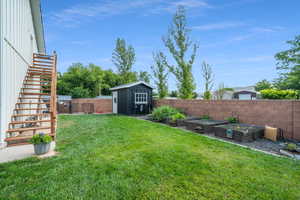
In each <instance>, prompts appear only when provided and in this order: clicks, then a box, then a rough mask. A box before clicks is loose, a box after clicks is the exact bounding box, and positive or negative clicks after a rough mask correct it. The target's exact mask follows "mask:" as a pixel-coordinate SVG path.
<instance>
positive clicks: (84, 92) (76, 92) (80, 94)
mask: <svg viewBox="0 0 300 200" xmlns="http://www.w3.org/2000/svg"><path fill="white" fill-rule="evenodd" d="M71 96H72V97H73V98H86V97H89V96H90V91H89V89H87V88H83V87H82V86H80V87H75V88H72V89H71Z"/></svg>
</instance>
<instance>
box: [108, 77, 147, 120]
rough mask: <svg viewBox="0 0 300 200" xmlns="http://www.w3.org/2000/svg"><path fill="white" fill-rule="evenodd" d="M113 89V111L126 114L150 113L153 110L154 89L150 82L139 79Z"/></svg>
mask: <svg viewBox="0 0 300 200" xmlns="http://www.w3.org/2000/svg"><path fill="white" fill-rule="evenodd" d="M110 90H111V91H112V106H113V113H118V114H125V115H139V114H149V113H150V112H151V110H152V106H153V100H152V90H153V87H151V86H150V85H149V84H147V83H145V82H143V81H139V82H135V83H129V84H125V85H120V86H117V87H114V88H111V89H110Z"/></svg>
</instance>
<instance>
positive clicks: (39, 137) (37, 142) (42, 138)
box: [30, 133, 52, 155]
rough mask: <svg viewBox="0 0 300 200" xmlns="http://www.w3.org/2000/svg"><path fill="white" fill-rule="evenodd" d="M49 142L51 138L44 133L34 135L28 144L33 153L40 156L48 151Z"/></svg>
mask: <svg viewBox="0 0 300 200" xmlns="http://www.w3.org/2000/svg"><path fill="white" fill-rule="evenodd" d="M51 141H52V138H51V136H49V135H47V134H45V133H39V134H36V135H34V136H33V137H32V138H31V139H30V143H31V144H33V146H34V153H35V154H36V155H42V154H45V153H48V152H49V150H50V143H51Z"/></svg>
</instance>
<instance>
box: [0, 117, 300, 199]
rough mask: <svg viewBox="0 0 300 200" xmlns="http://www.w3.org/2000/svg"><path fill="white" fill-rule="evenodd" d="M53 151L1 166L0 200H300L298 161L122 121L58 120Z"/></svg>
mask: <svg viewBox="0 0 300 200" xmlns="http://www.w3.org/2000/svg"><path fill="white" fill-rule="evenodd" d="M57 151H59V152H60V154H59V155H58V156H56V157H52V158H49V159H44V160H39V159H36V158H29V159H25V160H22V161H17V162H12V163H7V164H1V165H0V199H1V200H2V199H3V200H7V199H22V200H27V199H28V200H35V199H36V200H46V199H47V200H48V199H58V200H64V199H92V200H98V199H216V200H220V199H234V200H236V199H243V200H246V199H258V200H263V199H279V200H286V199H300V162H296V161H293V160H290V159H285V158H277V157H274V156H270V155H265V154H263V153H259V152H255V151H252V150H248V149H244V148H241V147H238V146H235V145H231V144H227V143H223V142H219V141H215V140H212V139H208V138H206V137H203V136H200V135H197V134H193V133H190V132H186V131H182V130H179V129H175V128H171V127H167V126H164V125H160V124H155V123H152V122H148V121H141V120H137V119H134V118H129V117H124V116H113V115H103V116H100V115H74V116H70V115H68V116H66V115H65V116H59V129H58V138H57Z"/></svg>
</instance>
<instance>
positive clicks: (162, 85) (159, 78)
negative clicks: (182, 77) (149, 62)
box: [151, 52, 168, 99]
mask: <svg viewBox="0 0 300 200" xmlns="http://www.w3.org/2000/svg"><path fill="white" fill-rule="evenodd" d="M153 60H154V66H151V69H152V72H153V76H154V83H155V85H156V88H157V91H158V96H159V98H160V99H162V98H165V97H166V96H167V95H168V79H167V78H168V71H167V70H166V66H165V65H164V62H163V60H165V56H164V55H163V53H162V52H158V53H155V54H153Z"/></svg>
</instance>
